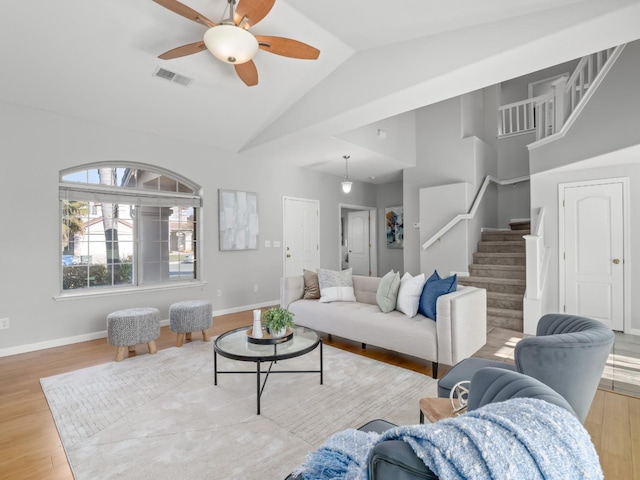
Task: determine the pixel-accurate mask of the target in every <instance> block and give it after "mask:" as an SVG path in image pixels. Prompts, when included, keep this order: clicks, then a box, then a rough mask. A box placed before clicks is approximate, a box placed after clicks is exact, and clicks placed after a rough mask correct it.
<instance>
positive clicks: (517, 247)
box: [478, 240, 525, 253]
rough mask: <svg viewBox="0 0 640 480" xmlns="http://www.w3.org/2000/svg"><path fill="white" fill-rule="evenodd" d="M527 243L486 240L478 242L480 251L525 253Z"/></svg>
mask: <svg viewBox="0 0 640 480" xmlns="http://www.w3.org/2000/svg"><path fill="white" fill-rule="evenodd" d="M524 251H525V243H524V240H522V241H507V242H502V241H488V242H487V241H484V240H481V241H479V242H478V252H481V253H524Z"/></svg>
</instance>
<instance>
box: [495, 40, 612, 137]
mask: <svg viewBox="0 0 640 480" xmlns="http://www.w3.org/2000/svg"><path fill="white" fill-rule="evenodd" d="M624 46H625V45H619V46H617V47H614V48H608V49H606V50H602V51H600V52H596V53H592V54H591V55H587V56H585V57H582V58H581V59H580V61H579V62H578V65H577V66H576V68H575V70H574V71H573V73H572V74H571V76H570V77H569V78H567V77H566V76H565V77H561V78H559V79H558V80H556V81H555V82H554V83H553V90H552V92H551V93H549V94H546V95H540V96H538V97H534V98H530V99H526V100H522V101H520V102H515V103H510V104H508V105H501V106H500V107H498V135H499V136H502V137H504V136H511V135H520V134H524V133H529V132H533V131H535V132H536V141H540V140H543V139H545V138H548V137H550V136H552V135H556V134H559V135H560V136H562V135H564V133H566V131H567V130H568V129H569V127H570V126H571V125H572V124H573V122H574V121H575V119H576V118H577V116H578V115H579V113H580V112H581V111H582V109H583V108H584V106H585V104H586V103H587V100H588V99H589V98H590V97H591V96H592V95H593V92H595V90H596V88H597V87H598V85H600V83H602V79H603V78H604V77H605V76H606V74H607V73H608V72H609V70H610V69H611V67H612V66H613V64H614V63H615V61H616V60H617V58H618V57H619V56H620V53H622V50H623V49H624Z"/></svg>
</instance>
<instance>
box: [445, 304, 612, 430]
mask: <svg viewBox="0 0 640 480" xmlns="http://www.w3.org/2000/svg"><path fill="white" fill-rule="evenodd" d="M614 339H615V336H614V334H613V332H612V331H611V330H610V329H609V328H608V327H607V326H606V325H604V324H603V323H601V322H599V321H597V320H593V319H591V318H586V317H581V316H576V315H565V314H559V313H554V314H547V315H544V316H543V317H542V318H540V321H539V323H538V328H537V331H536V336H535V337H527V338H523V339H522V340H520V341H519V342H518V343H517V344H516V346H515V351H514V356H515V365H508V364H505V363H500V362H495V361H492V360H485V359H481V358H475V357H474V358H468V359H466V360H463V361H462V362H460V363H458V364H457V365H455V366H454V367H453V368H452V369H451V370H449V371H448V372H447V373H446V374H445V375H444V376H443V377H442V378H441V379H440V380H439V381H438V396H440V397H448V396H449V392H450V390H451V388H452V387H453V386H454V385H455V384H456V383H458V382H459V381H464V380H469V379H470V378H471V377H472V375H473V374H474V373H475V372H476V371H477V370H478V369H479V368H483V367H498V368H502V369H508V370H516V371H518V372H520V373H523V374H525V375H528V376H530V377H533V378H535V379H537V380H539V381H541V382H542V383H544V384H545V385H548V386H549V387H551V388H552V389H553V390H555V391H556V392H558V393H559V394H560V395H562V396H563V397H564V398H565V399H566V400H567V402H568V403H569V404H570V405H571V407H572V408H573V410H574V411H575V413H576V414H577V416H578V418H579V419H580V421H581V422H583V423H584V421H585V419H586V418H587V414H588V413H589V408H590V407H591V402H592V401H593V397H594V395H595V393H596V389H597V388H598V384H599V382H600V378H601V377H602V372H603V370H604V367H605V364H606V362H607V358H608V356H609V353H610V352H611V347H612V345H613V342H614Z"/></svg>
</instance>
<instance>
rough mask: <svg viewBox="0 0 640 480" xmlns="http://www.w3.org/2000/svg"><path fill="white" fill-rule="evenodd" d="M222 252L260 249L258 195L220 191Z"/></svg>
mask: <svg viewBox="0 0 640 480" xmlns="http://www.w3.org/2000/svg"><path fill="white" fill-rule="evenodd" d="M218 220H219V229H220V250H221V251H227V250H257V249H258V194H257V193H254V192H243V191H237V190H223V189H220V190H218Z"/></svg>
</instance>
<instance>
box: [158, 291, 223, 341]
mask: <svg viewBox="0 0 640 480" xmlns="http://www.w3.org/2000/svg"><path fill="white" fill-rule="evenodd" d="M212 317H213V306H212V305H211V304H210V303H209V302H207V301H206V300H185V301H184V302H178V303H174V304H173V305H171V306H170V307H169V326H170V328H171V331H172V332H176V333H177V334H178V339H177V341H176V345H177V346H178V347H181V346H182V345H183V344H184V340H185V336H186V338H187V340H191V332H198V331H201V332H202V339H203V340H204V341H205V342H208V341H209V339H210V337H209V333H207V328H209V327H211V324H212V322H213V318H212Z"/></svg>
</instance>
